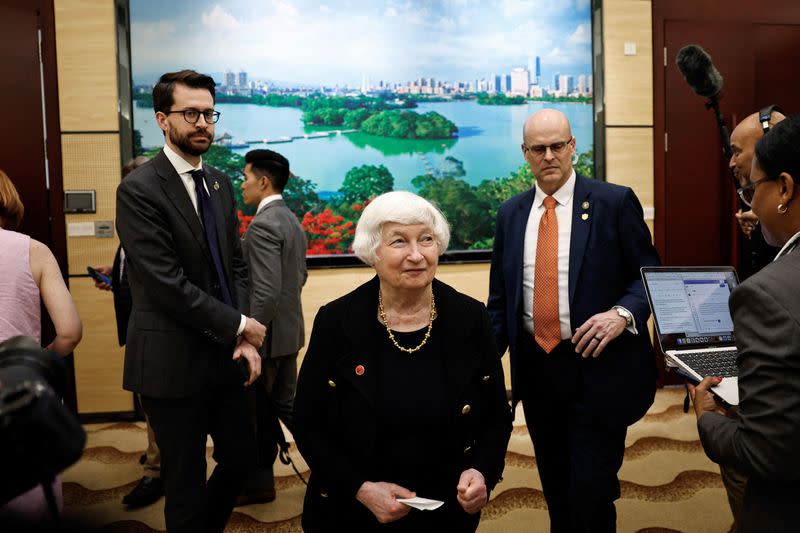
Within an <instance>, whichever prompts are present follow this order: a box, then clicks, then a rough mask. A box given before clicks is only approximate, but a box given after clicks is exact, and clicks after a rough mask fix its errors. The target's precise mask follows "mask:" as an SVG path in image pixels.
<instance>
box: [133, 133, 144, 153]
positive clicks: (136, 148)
mask: <svg viewBox="0 0 800 533" xmlns="http://www.w3.org/2000/svg"><path fill="white" fill-rule="evenodd" d="M142 154H144V148H143V147H142V132H141V131H139V130H133V157H137V156H140V155H142Z"/></svg>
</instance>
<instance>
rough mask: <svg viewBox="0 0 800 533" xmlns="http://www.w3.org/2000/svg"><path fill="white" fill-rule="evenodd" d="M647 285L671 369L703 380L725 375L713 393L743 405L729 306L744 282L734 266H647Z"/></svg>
mask: <svg viewBox="0 0 800 533" xmlns="http://www.w3.org/2000/svg"><path fill="white" fill-rule="evenodd" d="M642 280H643V281H644V287H645V291H646V292H647V300H648V301H649V302H650V309H651V310H652V311H653V318H654V319H655V325H656V334H657V336H658V342H659V343H660V344H661V351H663V352H664V353H665V354H666V357H667V365H668V366H674V367H678V368H680V369H681V370H682V371H683V372H684V373H686V374H688V375H689V376H691V377H693V378H695V379H697V380H698V381H699V380H702V379H703V378H704V377H706V376H721V377H722V378H723V379H722V382H721V383H720V384H719V385H717V386H716V387H714V388H713V389H712V390H713V391H714V394H716V395H717V396H719V397H720V398H722V399H723V400H725V401H726V402H728V403H729V404H731V405H738V404H739V379H738V375H739V374H738V368H737V367H736V342H735V339H734V336H733V318H732V317H731V312H730V309H729V307H728V298H729V297H730V294H731V291H733V289H734V288H735V287H736V285H738V283H739V282H738V279H737V277H736V271H735V270H734V269H733V267H643V268H642Z"/></svg>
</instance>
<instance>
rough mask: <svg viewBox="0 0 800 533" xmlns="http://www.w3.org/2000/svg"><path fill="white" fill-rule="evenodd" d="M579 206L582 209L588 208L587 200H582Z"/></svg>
mask: <svg viewBox="0 0 800 533" xmlns="http://www.w3.org/2000/svg"><path fill="white" fill-rule="evenodd" d="M581 207H582V208H583V209H584V210H586V209H589V202H583V203H582V204H581Z"/></svg>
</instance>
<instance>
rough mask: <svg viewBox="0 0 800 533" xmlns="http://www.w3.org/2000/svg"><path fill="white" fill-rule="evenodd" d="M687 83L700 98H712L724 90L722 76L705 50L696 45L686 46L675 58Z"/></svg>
mask: <svg viewBox="0 0 800 533" xmlns="http://www.w3.org/2000/svg"><path fill="white" fill-rule="evenodd" d="M675 63H677V65H678V69H679V70H680V71H681V74H683V77H684V78H686V83H688V84H689V86H690V87H691V88H692V90H694V92H695V93H697V94H698V95H700V96H704V97H706V98H712V97H714V96H716V95H717V94H719V92H720V91H721V90H722V82H723V80H722V75H721V74H720V73H719V71H718V70H717V69H716V68H714V64H713V63H712V62H711V56H709V55H708V54H707V53H706V51H705V50H703V49H702V48H701V47H700V46H698V45H696V44H690V45H688V46H684V47H683V48H681V49H680V51H679V52H678V55H677V56H676V57H675Z"/></svg>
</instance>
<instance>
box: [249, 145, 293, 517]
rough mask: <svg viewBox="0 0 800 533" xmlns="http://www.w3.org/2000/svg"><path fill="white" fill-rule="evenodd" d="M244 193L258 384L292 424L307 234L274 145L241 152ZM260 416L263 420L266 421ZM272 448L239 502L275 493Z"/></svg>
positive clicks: (286, 166)
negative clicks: (286, 196)
mask: <svg viewBox="0 0 800 533" xmlns="http://www.w3.org/2000/svg"><path fill="white" fill-rule="evenodd" d="M245 162H246V165H245V167H244V177H245V179H244V181H243V182H242V197H243V198H244V203H245V204H247V205H252V206H256V208H257V209H256V214H255V216H254V217H253V220H252V221H251V222H250V225H249V226H248V227H247V231H246V232H245V234H244V237H243V238H242V248H243V250H244V258H245V261H246V262H247V266H248V269H249V272H250V315H251V316H252V317H253V318H255V319H256V320H258V321H259V322H261V323H262V324H264V325H266V326H267V337H266V340H265V342H264V345H263V346H262V347H261V354H262V357H263V363H262V364H263V366H264V372H263V377H262V378H261V385H262V386H263V387H264V390H263V391H259V392H264V393H265V395H264V396H261V397H260V400H261V403H262V405H260V406H259V408H261V409H264V410H265V411H267V408H268V406H265V405H263V403H264V401H265V400H267V398H266V396H268V397H269V398H270V399H271V401H272V403H273V404H274V406H275V408H276V409H277V414H278V416H279V417H280V419H281V420H282V421H283V423H284V424H286V426H287V427H288V428H289V430H290V431H291V430H292V410H293V408H294V391H295V387H296V385H297V352H298V351H299V350H300V348H302V346H303V345H304V344H305V323H304V320H303V305H302V302H301V300H300V293H301V291H302V290H303V285H305V283H306V278H307V277H308V273H307V271H306V248H307V242H306V236H305V234H304V233H303V228H302V227H300V223H299V222H298V221H297V217H296V216H295V215H294V213H292V212H291V211H290V210H289V208H288V207H286V202H284V201H283V196H282V195H281V193H282V192H283V189H284V187H286V183H287V182H288V181H289V179H291V178H290V176H291V172H290V171H289V161H288V160H287V159H286V158H285V157H283V156H282V155H281V154H279V153H277V152H273V151H272V150H252V151H250V152H247V154H246V155H245ZM264 422H265V421H264V420H261V423H264ZM269 445H270V447H271V450H266V449H260V450H259V453H261V454H264V461H263V462H268V464H260V465H259V468H258V469H257V470H256V471H255V472H253V473H252V474H251V475H250V477H249V479H248V482H247V484H246V487H245V491H244V492H243V493H242V495H241V497H240V498H239V501H238V503H239V504H240V505H246V504H250V503H263V502H268V501H272V500H274V499H275V479H274V476H273V472H272V464H271V462H272V461H273V460H274V454H273V453H270V452H273V451H274V450H275V446H274V444H273V443H269Z"/></svg>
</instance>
